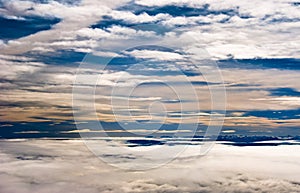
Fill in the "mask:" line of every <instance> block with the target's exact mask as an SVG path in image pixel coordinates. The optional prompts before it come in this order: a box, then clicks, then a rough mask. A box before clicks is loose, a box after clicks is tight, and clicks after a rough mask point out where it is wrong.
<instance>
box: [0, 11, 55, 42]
mask: <svg viewBox="0 0 300 193" xmlns="http://www.w3.org/2000/svg"><path fill="white" fill-rule="evenodd" d="M59 22H60V19H58V18H43V17H38V16H32V17H25V18H24V19H11V18H5V17H0V28H1V30H0V39H1V40H4V41H7V40H13V39H18V38H21V37H25V36H28V35H31V34H34V33H37V32H39V31H44V30H49V29H51V27H52V26H53V25H55V24H57V23H59Z"/></svg>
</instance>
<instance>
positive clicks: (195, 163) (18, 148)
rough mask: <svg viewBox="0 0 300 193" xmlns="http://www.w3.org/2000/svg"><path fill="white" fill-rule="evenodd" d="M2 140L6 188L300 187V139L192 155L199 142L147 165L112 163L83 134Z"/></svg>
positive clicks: (138, 191) (0, 184)
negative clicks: (138, 168)
mask: <svg viewBox="0 0 300 193" xmlns="http://www.w3.org/2000/svg"><path fill="white" fill-rule="evenodd" d="M98 142H99V141H98ZM0 146H1V152H0V162H1V166H2V167H1V168H0V172H1V176H0V177H1V181H0V190H1V191H3V192H12V193H18V192H22V193H29V192H32V191H33V190H34V191H38V192H40V193H47V192H50V191H51V192H53V193H56V192H62V191H69V192H75V193H81V192H91V193H96V192H99V191H100V192H120V193H123V192H124V193H126V192H130V193H133V192H135V193H142V192H151V193H158V192H208V193H214V192H251V193H252V192H253V193H254V192H283V193H289V192H299V191H300V186H299V183H300V182H299V179H300V176H299V172H298V171H299V169H300V168H299V167H300V163H299V160H300V159H299V155H298V154H295V153H294V152H297V151H299V145H290V146H263V147H242V148H241V147H234V146H227V145H215V146H214V148H213V149H212V150H211V151H210V152H209V153H208V154H207V155H206V156H204V157H189V155H192V154H193V153H195V152H198V151H199V146H189V148H188V149H187V150H186V154H183V155H182V157H181V158H180V159H177V160H174V161H173V162H171V163H169V164H166V165H164V166H162V167H159V168H156V169H153V170H146V171H124V170H119V169H116V168H113V167H111V166H109V165H107V164H106V163H104V162H103V161H101V160H99V159H98V158H97V157H96V156H95V155H94V154H92V153H91V152H89V151H88V149H87V148H86V147H85V146H84V144H83V142H82V141H79V140H8V141H4V140H2V141H1V142H0ZM179 146H180V145H175V148H179ZM173 147H174V146H173ZM145 148H151V147H145ZM132 149H134V148H132ZM164 153H166V152H164ZM107 156H108V157H109V156H111V157H112V159H113V160H115V161H118V160H119V161H121V162H123V163H125V164H131V163H132V161H133V160H134V159H135V158H136V157H135V154H134V153H133V154H132V155H128V156H123V155H118V154H115V153H114V152H112V153H111V155H107ZM185 156H187V157H185Z"/></svg>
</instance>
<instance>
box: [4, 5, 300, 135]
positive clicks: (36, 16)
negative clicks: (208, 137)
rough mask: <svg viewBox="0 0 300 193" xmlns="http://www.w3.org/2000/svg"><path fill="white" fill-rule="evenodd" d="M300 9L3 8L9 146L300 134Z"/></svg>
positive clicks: (238, 6) (145, 6) (5, 102)
mask: <svg viewBox="0 0 300 193" xmlns="http://www.w3.org/2000/svg"><path fill="white" fill-rule="evenodd" d="M299 9H300V7H299V2H296V1H290V0H276V1H274V0H266V1H263V2H261V1H251V2H247V1H238V0H228V1H226V2H219V1H216V0H205V1H193V0H190V1H179V0H160V1H146V0H137V1H128V0H115V1H106V0H103V1H92V0H83V1H69V0H66V1H65V0H61V1H46V0H33V1H19V0H15V1H6V0H1V1H0V21H1V22H0V25H1V30H0V68H1V69H2V70H1V72H0V74H1V77H0V88H1V92H0V96H1V99H0V106H1V108H0V127H1V128H0V136H1V138H23V137H25V138H27V137H31V138H32V137H78V132H77V128H79V129H80V130H81V133H83V134H84V135H86V136H88V135H89V134H92V135H93V136H107V135H108V136H129V135H134V136H136V135H138V136H140V135H141V136H147V135H154V136H166V135H170V133H172V132H173V131H177V135H179V136H181V135H182V134H186V135H188V134H190V135H191V134H197V135H204V133H205V132H206V131H207V130H208V127H209V126H210V125H213V126H215V125H217V126H220V125H223V129H222V131H221V134H224V135H235V134H237V135H274V136H287V135H292V136H296V135H299V125H300V121H299V119H300V86H299V80H300V71H299V70H300V60H299V56H300V52H299V47H300V37H299V36H300V35H299V30H300V19H299V18H300V10H299ZM129 91H130V92H129ZM212 117H213V121H212V120H211V118H212ZM74 119H75V121H76V122H75V121H74ZM99 123H101V125H102V126H103V127H104V130H105V132H103V131H99V130H97V128H98V127H99ZM179 126H180V129H178V127H179ZM157 128H160V129H159V130H158V131H157ZM218 129H220V128H218ZM104 133H105V134H104ZM173 133H174V132H173Z"/></svg>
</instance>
